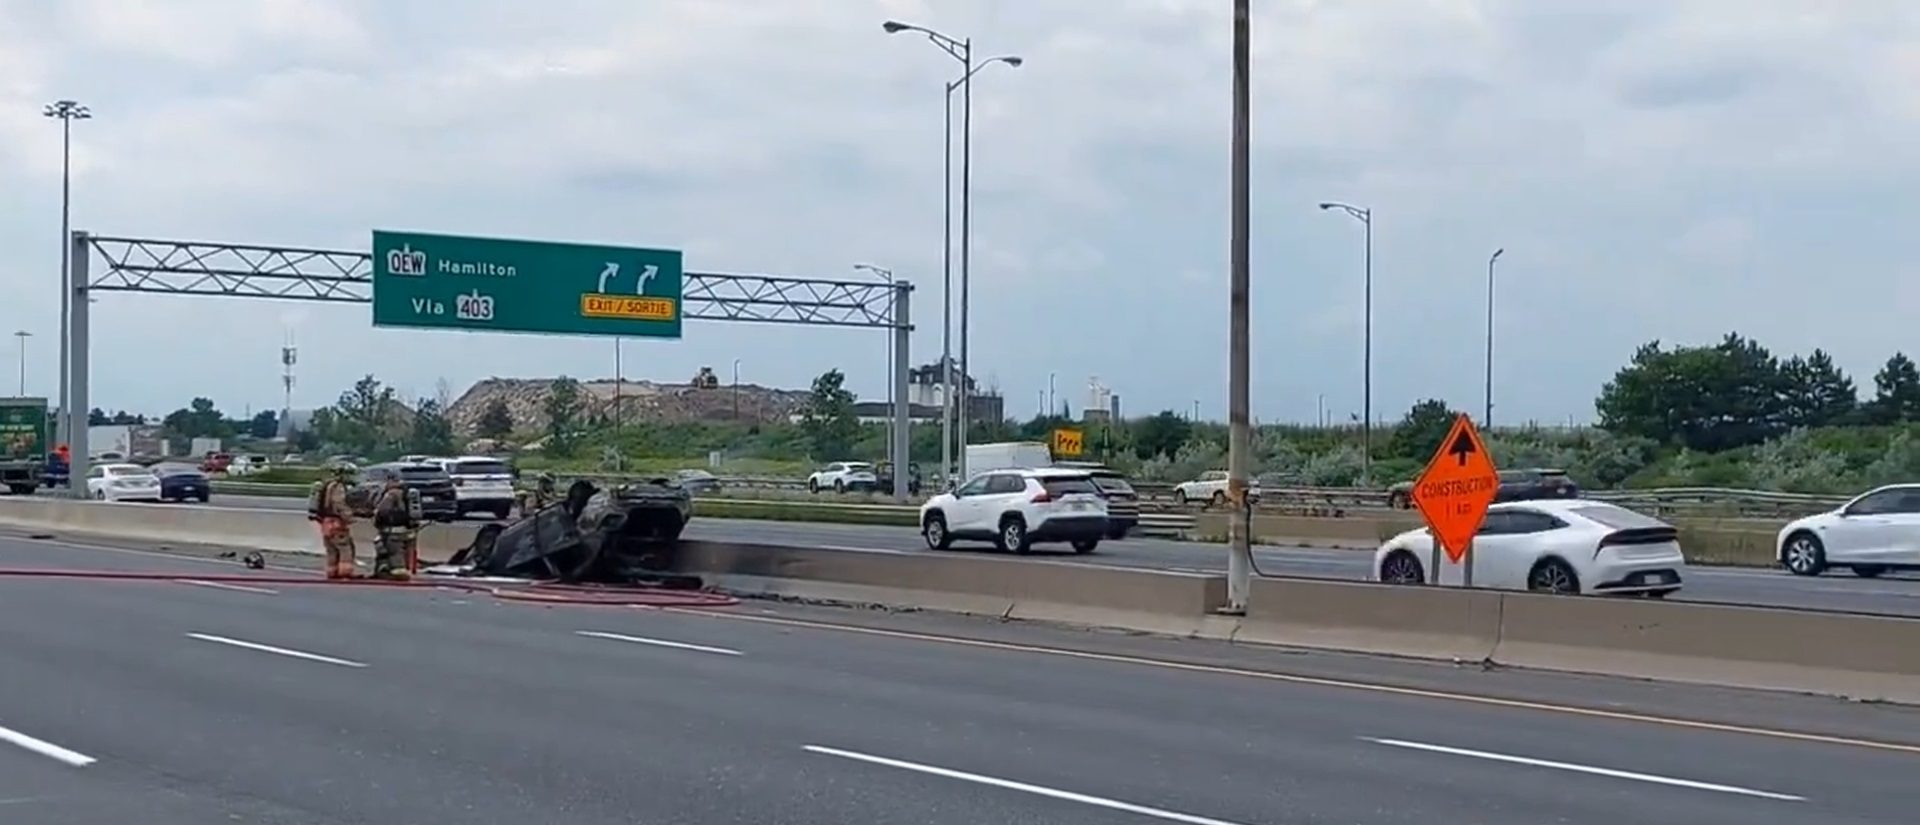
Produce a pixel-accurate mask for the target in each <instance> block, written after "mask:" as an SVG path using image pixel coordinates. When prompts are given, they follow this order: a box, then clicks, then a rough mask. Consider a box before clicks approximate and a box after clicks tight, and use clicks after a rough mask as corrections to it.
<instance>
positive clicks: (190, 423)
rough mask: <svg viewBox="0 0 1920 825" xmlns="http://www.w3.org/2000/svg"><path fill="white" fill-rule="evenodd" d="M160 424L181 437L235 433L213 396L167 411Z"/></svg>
mask: <svg viewBox="0 0 1920 825" xmlns="http://www.w3.org/2000/svg"><path fill="white" fill-rule="evenodd" d="M108 420H109V421H110V420H111V419H108ZM102 423H107V422H105V421H103V422H102ZM160 424H161V426H164V427H166V428H167V430H168V431H169V432H171V433H172V434H174V435H176V436H179V437H181V438H226V437H229V436H231V435H233V428H232V426H231V425H230V424H228V423H227V417H226V416H225V415H222V414H221V413H220V410H219V409H217V408H215V407H214V406H213V399H211V398H195V399H193V401H191V402H189V403H188V404H187V406H185V407H182V408H181V409H177V410H174V411H173V412H170V413H167V417H166V418H164V419H161V421H160Z"/></svg>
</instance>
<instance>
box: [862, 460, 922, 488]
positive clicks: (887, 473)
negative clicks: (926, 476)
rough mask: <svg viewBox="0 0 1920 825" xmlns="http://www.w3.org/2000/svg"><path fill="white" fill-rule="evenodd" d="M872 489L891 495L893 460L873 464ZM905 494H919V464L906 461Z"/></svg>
mask: <svg viewBox="0 0 1920 825" xmlns="http://www.w3.org/2000/svg"><path fill="white" fill-rule="evenodd" d="M873 480H874V484H873V489H874V491H875V492H878V493H880V494H882V495H893V462H891V461H882V462H880V463H879V464H875V465H874V466H873ZM907 495H910V496H917V495H920V465H919V464H917V463H914V462H911V461H909V462H907Z"/></svg>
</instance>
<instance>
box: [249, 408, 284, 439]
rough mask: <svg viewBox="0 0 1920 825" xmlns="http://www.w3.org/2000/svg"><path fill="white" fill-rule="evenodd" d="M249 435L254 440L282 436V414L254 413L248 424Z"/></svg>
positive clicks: (269, 412) (270, 412)
mask: <svg viewBox="0 0 1920 825" xmlns="http://www.w3.org/2000/svg"><path fill="white" fill-rule="evenodd" d="M247 434H248V435H251V436H253V437H254V438H272V437H274V436H276V435H279V434H280V414H279V413H277V412H274V411H273V410H261V411H259V412H257V413H254V416H253V419H252V420H250V421H248V422H247Z"/></svg>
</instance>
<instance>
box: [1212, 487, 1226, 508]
mask: <svg viewBox="0 0 1920 825" xmlns="http://www.w3.org/2000/svg"><path fill="white" fill-rule="evenodd" d="M1209 502H1210V504H1211V505H1212V506H1214V507H1224V506H1226V504H1227V494H1226V493H1222V492H1220V491H1218V490H1215V491H1214V493H1213V498H1212V499H1210V500H1209Z"/></svg>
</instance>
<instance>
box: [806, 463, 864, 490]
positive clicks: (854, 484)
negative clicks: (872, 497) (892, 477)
mask: <svg viewBox="0 0 1920 825" xmlns="http://www.w3.org/2000/svg"><path fill="white" fill-rule="evenodd" d="M879 483H880V477H879V476H877V475H875V474H874V472H873V465H872V464H868V463H866V462H864V461H836V462H833V463H832V464H828V465H827V466H825V467H823V468H821V469H819V470H816V471H814V473H813V475H810V476H807V492H809V493H818V492H820V491H821V490H832V491H834V492H836V493H844V492H846V491H848V490H872V489H873V488H874V487H875V485H878V484H879Z"/></svg>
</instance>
